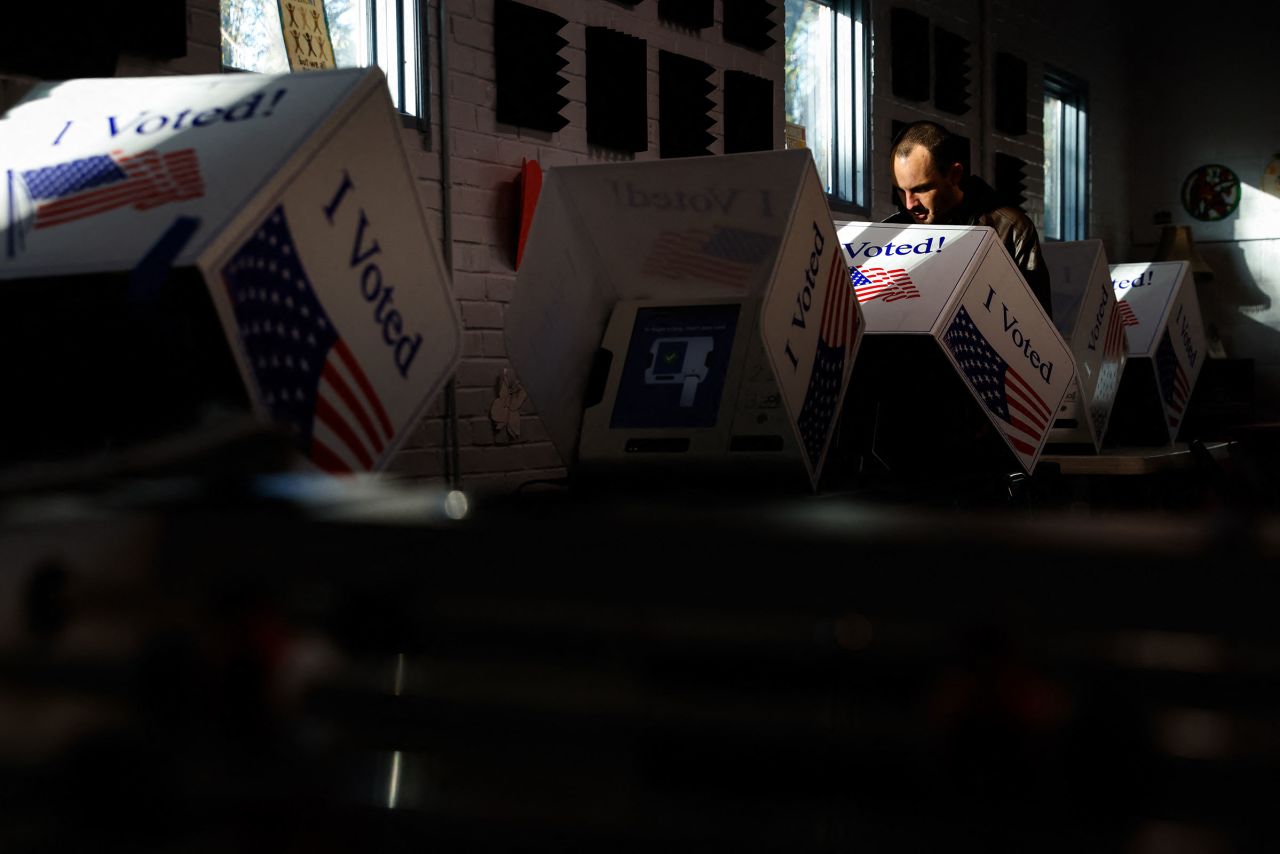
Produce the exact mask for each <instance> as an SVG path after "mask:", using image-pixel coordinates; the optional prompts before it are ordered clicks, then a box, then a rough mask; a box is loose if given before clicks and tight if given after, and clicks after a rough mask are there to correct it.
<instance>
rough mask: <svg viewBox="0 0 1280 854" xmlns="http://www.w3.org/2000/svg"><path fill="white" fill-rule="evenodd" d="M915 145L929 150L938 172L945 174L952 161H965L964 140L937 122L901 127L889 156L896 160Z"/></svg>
mask: <svg viewBox="0 0 1280 854" xmlns="http://www.w3.org/2000/svg"><path fill="white" fill-rule="evenodd" d="M916 146H920V147H922V148H924V150H925V151H927V152H929V157H930V159H932V160H933V166H934V168H935V169H937V170H938V174H940V175H946V174H947V171H948V170H949V169H950V168H951V164H952V163H964V162H965V151H964V148H965V142H964V140H963V139H962V138H960V137H958V136H956V135H955V134H953V133H952V132H951V131H949V130H947V129H946V128H944V127H943V126H942V125H940V124H938V123H937V122H930V121H920V122H912V123H911V124H909V125H907V126H906V127H905V128H903V129H902V132H901V133H899V134H898V138H897V140H896V141H895V142H894V143H893V150H892V151H891V152H890V157H891V158H892V159H893V160H897V159H898V158H899V157H906V156H907V155H909V154H911V152H912V151H914V150H915V149H916Z"/></svg>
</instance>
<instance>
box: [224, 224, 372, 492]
mask: <svg viewBox="0 0 1280 854" xmlns="http://www.w3.org/2000/svg"><path fill="white" fill-rule="evenodd" d="M221 272H222V279H223V282H224V283H225V285H226V288H227V294H228V296H229V297H230V300H231V306H232V312H233V314H234V316H235V321H236V325H237V327H238V331H239V336H240V341H241V345H242V347H243V352H244V355H245V358H246V359H247V360H248V364H249V368H250V370H251V371H252V374H253V377H254V381H255V383H256V385H257V388H258V394H259V396H260V399H261V402H262V403H263V405H265V407H266V408H267V410H268V411H269V412H270V414H271V417H272V419H273V420H275V421H276V422H278V423H281V424H285V425H288V426H289V427H290V428H291V429H292V430H293V431H294V434H295V436H296V438H297V443H298V447H299V449H300V450H301V451H302V452H303V453H304V454H306V455H307V456H308V457H309V458H310V459H311V460H312V462H314V463H315V464H316V465H317V466H319V467H320V468H322V469H324V470H326V471H330V472H351V471H368V470H370V469H373V468H375V467H376V466H377V464H378V462H379V460H380V458H381V456H382V454H383V451H384V450H385V449H386V448H387V447H388V445H389V444H390V443H391V441H392V438H393V436H394V434H395V430H394V428H393V426H392V423H391V420H390V418H389V417H388V415H387V412H386V409H385V408H384V407H383V404H382V401H381V400H380V399H379V397H378V394H377V392H376V390H375V389H374V387H373V385H372V384H371V383H370V382H369V378H368V376H367V374H366V372H365V370H364V368H363V367H361V364H360V361H359V360H358V359H357V358H356V356H355V354H354V353H353V352H352V351H351V348H350V347H349V346H348V345H347V343H346V342H345V341H344V340H343V338H342V334H341V332H340V331H339V330H338V329H337V328H335V327H334V324H333V321H332V320H331V319H330V317H329V316H328V314H327V313H326V312H325V310H324V307H323V306H322V305H321V304H320V300H319V299H318V297H317V296H316V292H315V289H314V287H313V285H312V282H311V280H310V277H309V276H308V275H307V273H306V270H305V269H304V268H303V266H302V262H301V259H299V257H298V252H297V247H296V245H295V244H294V241H293V236H292V234H291V233H290V230H289V223H288V220H287V218H286V216H285V212H284V208H283V206H280V207H277V208H275V210H273V211H272V212H271V214H270V215H269V216H268V217H267V219H266V220H264V221H263V222H262V224H261V225H259V227H258V228H257V230H256V231H255V232H254V233H253V234H252V235H251V236H250V237H249V239H248V240H246V241H245V242H244V243H243V244H242V245H241V246H240V248H239V249H238V250H236V252H235V254H234V255H232V256H231V258H230V260H228V261H227V263H226V264H225V265H224V266H223V268H222V271H221Z"/></svg>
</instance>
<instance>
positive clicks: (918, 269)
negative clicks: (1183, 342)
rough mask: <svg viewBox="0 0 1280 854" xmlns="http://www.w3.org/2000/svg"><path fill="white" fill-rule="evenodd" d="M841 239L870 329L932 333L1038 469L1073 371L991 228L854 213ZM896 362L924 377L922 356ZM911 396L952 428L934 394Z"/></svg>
mask: <svg viewBox="0 0 1280 854" xmlns="http://www.w3.org/2000/svg"><path fill="white" fill-rule="evenodd" d="M839 238H840V244H841V246H842V247H843V249H844V254H845V260H846V261H847V262H848V264H849V267H850V273H851V277H852V280H853V284H854V292H855V294H856V295H857V299H858V302H859V303H860V304H861V306H862V311H863V313H864V316H865V318H866V325H867V335H868V336H869V337H875V338H879V337H881V336H889V335H895V336H915V337H922V336H928V337H929V338H931V339H933V341H935V342H936V344H937V346H938V347H939V348H940V349H941V351H942V352H943V353H944V354H945V356H946V359H947V361H948V362H949V364H950V366H951V368H952V369H953V370H954V371H955V373H956V374H957V375H958V377H959V378H960V379H961V380H963V382H964V385H965V387H966V388H967V389H968V390H969V393H970V394H971V395H972V398H973V399H974V400H976V401H977V403H978V404H979V405H980V407H981V409H982V411H983V412H984V413H985V414H986V417H987V418H988V419H989V420H990V423H991V425H992V426H993V427H994V428H995V429H996V430H997V432H998V433H999V435H1000V437H1001V438H1002V439H1003V441H1004V443H1005V444H1006V445H1007V447H1008V448H1009V450H1010V451H1011V452H1012V453H1013V454H1014V456H1015V457H1016V458H1017V460H1018V462H1019V464H1020V465H1021V466H1022V467H1023V468H1024V469H1025V470H1026V471H1028V472H1030V471H1031V470H1032V469H1034V468H1035V465H1036V461H1037V460H1038V459H1039V456H1040V453H1041V450H1042V449H1043V447H1044V444H1045V441H1046V439H1047V438H1048V432H1049V428H1050V426H1051V424H1052V418H1053V414H1054V413H1055V412H1057V410H1058V407H1059V406H1060V405H1061V402H1062V399H1063V397H1064V396H1065V395H1066V393H1067V390H1068V388H1070V386H1071V382H1072V378H1073V374H1074V370H1073V366H1072V361H1071V354H1070V351H1069V350H1068V349H1067V347H1066V344H1065V343H1063V341H1062V337H1061V336H1060V335H1059V334H1058V331H1057V330H1056V329H1055V328H1054V326H1053V323H1052V321H1050V319H1049V318H1048V317H1047V316H1046V314H1045V312H1044V309H1043V308H1041V306H1040V303H1039V302H1038V301H1037V300H1036V298H1035V295H1034V294H1033V293H1032V292H1031V289H1030V288H1029V287H1028V286H1027V284H1026V281H1025V280H1024V279H1023V278H1022V275H1021V274H1020V273H1019V272H1018V268H1017V266H1016V265H1015V264H1014V263H1013V259H1012V258H1010V257H1009V253H1008V252H1007V251H1006V250H1005V248H1004V246H1003V245H1002V244H1001V243H1000V241H999V240H998V239H997V238H996V236H995V232H994V231H993V230H992V229H990V228H987V227H985V226H933V225H891V224H885V223H865V222H851V223H846V224H844V225H843V226H842V227H841V228H840V231H839ZM903 361H904V362H909V361H910V360H903ZM890 367H891V368H892V369H893V370H895V371H897V372H898V374H899V380H900V382H901V383H904V384H910V383H913V382H916V381H917V380H918V379H920V378H919V377H914V378H913V373H916V372H918V370H919V366H917V365H912V364H907V363H903V364H898V365H893V366H886V369H889V368H890ZM912 405H913V406H915V407H918V418H919V419H921V420H925V421H928V422H931V423H932V424H933V425H936V426H934V427H933V429H934V431H935V433H937V434H941V433H943V432H945V431H947V430H948V429H950V424H949V417H950V415H951V413H948V412H943V411H939V410H938V403H937V402H936V401H932V400H929V399H918V400H915V401H913V403H912Z"/></svg>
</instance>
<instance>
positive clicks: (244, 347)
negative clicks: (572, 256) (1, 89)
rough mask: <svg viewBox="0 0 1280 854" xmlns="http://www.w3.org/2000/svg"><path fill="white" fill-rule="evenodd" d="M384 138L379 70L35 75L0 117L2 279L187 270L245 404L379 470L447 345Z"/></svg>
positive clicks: (447, 303)
mask: <svg viewBox="0 0 1280 854" xmlns="http://www.w3.org/2000/svg"><path fill="white" fill-rule="evenodd" d="M399 135H400V131H399V120H398V117H397V115H396V113H395V111H394V109H393V108H392V105H391V103H390V100H389V98H388V96H387V93H386V85H385V80H384V79H383V77H382V74H381V72H380V71H378V70H377V69H372V70H364V69H352V70H344V71H332V72H313V73H308V74H297V75H273V76H264V75H256V74H227V75H216V76H207V77H165V78H141V79H110V80H73V81H69V82H66V83H49V84H44V85H41V86H38V87H37V88H36V89H35V90H34V91H33V92H32V93H31V95H30V96H28V98H27V99H25V100H24V101H23V102H21V103H20V104H18V105H17V106H15V107H14V108H13V109H12V110H11V111H10V112H9V113H8V114H7V115H6V117H5V118H4V120H3V121H0V181H3V184H2V185H0V200H2V201H0V229H2V233H0V279H8V280H16V279H27V280H31V279H36V278H39V277H51V276H61V277H64V278H65V277H67V276H77V275H81V274H84V275H88V274H99V273H106V272H112V271H126V272H130V273H131V275H132V276H133V277H134V279H135V280H137V279H139V278H142V279H144V280H145V279H146V277H147V276H152V277H157V276H158V277H159V279H160V280H163V277H164V276H165V275H166V274H167V272H168V271H169V270H170V269H173V268H188V269H194V270H197V271H198V274H199V276H200V277H202V279H203V281H204V282H205V284H206V285H207V288H208V292H209V294H210V296H211V298H212V304H213V306H214V308H215V310H216V312H217V314H218V317H219V319H220V321H221V325H222V327H223V330H224V332H225V336H226V339H227V341H228V344H229V347H230V350H231V352H232V354H233V356H234V358H235V361H236V364H237V365H238V367H239V370H240V373H241V375H242V379H243V383H244V384H245V387H246V389H247V391H248V396H249V398H250V400H251V402H252V405H253V406H254V408H255V410H256V412H257V413H258V414H259V415H260V416H261V417H263V418H265V419H270V420H271V421H273V422H276V423H281V424H284V425H288V426H289V427H290V428H292V429H293V430H294V431H295V432H296V435H297V437H298V442H299V445H300V447H301V449H302V450H303V451H304V452H305V453H306V455H307V456H308V457H309V458H310V459H311V460H312V461H313V462H315V463H316V464H317V465H319V466H320V467H322V468H325V469H329V470H334V471H350V470H371V469H378V468H380V467H382V466H383V465H384V464H385V463H386V462H387V460H388V458H389V457H390V456H391V454H392V453H393V452H394V451H395V449H396V447H397V446H398V445H399V444H400V442H401V440H402V438H403V437H404V435H405V434H406V432H407V431H408V430H409V429H410V428H411V427H412V426H413V425H414V424H415V423H416V421H417V419H418V418H420V416H421V414H422V412H423V410H424V409H425V407H426V406H427V405H428V403H429V401H430V399H431V398H432V397H433V395H434V394H435V393H436V392H437V391H438V390H439V389H440V387H441V386H442V385H443V383H444V382H445V381H446V379H447V377H448V376H449V375H450V374H451V372H452V370H453V368H454V366H455V365H456V363H457V359H458V356H459V349H460V322H459V319H458V315H457V308H456V306H455V304H454V301H453V299H452V297H451V294H450V292H449V289H448V283H447V279H446V273H445V270H444V268H443V266H442V264H441V262H440V259H439V255H438V252H437V249H436V240H435V238H434V237H433V236H432V235H431V233H430V231H429V229H428V227H427V222H426V217H425V213H424V211H423V209H422V207H421V203H420V201H419V199H418V197H417V194H416V193H415V191H414V181H413V179H412V176H411V173H410V171H409V169H408V164H407V161H406V157H405V154H404V151H403V147H402V144H401V142H400V139H399ZM144 284H145V282H144ZM157 286H158V285H157Z"/></svg>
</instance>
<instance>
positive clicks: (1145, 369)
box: [1110, 261, 1206, 441]
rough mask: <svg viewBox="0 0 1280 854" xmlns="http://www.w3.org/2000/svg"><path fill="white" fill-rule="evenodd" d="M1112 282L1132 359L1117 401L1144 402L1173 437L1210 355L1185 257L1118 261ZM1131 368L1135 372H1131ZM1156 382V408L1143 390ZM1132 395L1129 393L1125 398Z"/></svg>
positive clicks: (1148, 412) (1149, 414) (1124, 403)
mask: <svg viewBox="0 0 1280 854" xmlns="http://www.w3.org/2000/svg"><path fill="white" fill-rule="evenodd" d="M1110 272H1111V285H1112V287H1113V288H1114V290H1115V295H1116V299H1117V300H1118V302H1119V311H1120V312H1121V313H1122V315H1123V316H1124V318H1125V321H1124V322H1125V324H1126V327H1125V332H1126V334H1127V336H1128V343H1129V350H1128V353H1129V359H1128V364H1127V365H1126V367H1125V375H1124V382H1123V384H1122V389H1121V395H1122V398H1121V400H1120V401H1118V402H1117V404H1116V405H1117V407H1120V406H1130V407H1137V406H1142V407H1143V411H1142V412H1141V413H1138V416H1139V417H1143V418H1145V419H1148V420H1150V421H1152V422H1154V421H1156V420H1159V421H1161V422H1163V426H1164V428H1165V429H1166V430H1167V435H1168V439H1169V441H1173V440H1174V439H1175V438H1177V435H1178V431H1179V429H1180V428H1181V426H1182V423H1183V421H1184V419H1185V418H1186V413H1187V405H1188V403H1189V402H1190V399H1191V393H1192V391H1193V390H1194V389H1195V385H1196V380H1197V379H1199V377H1200V368H1201V367H1202V366H1203V364H1204V360H1205V358H1206V356H1205V353H1206V344H1205V333H1204V324H1203V323H1202V321H1201V317H1200V301H1199V298H1198V297H1197V295H1196V289H1195V283H1194V282H1193V280H1192V278H1191V265H1190V264H1189V263H1188V262H1186V261H1156V262H1151V263H1146V264H1114V265H1112V266H1111V268H1110ZM1131 374H1132V377H1131V376H1130V375H1131ZM1152 378H1154V384H1155V387H1156V390H1157V392H1158V394H1159V404H1158V408H1157V407H1156V406H1150V407H1148V406H1147V405H1146V403H1145V402H1144V401H1145V400H1149V399H1150V398H1149V396H1144V395H1142V394H1141V390H1142V389H1143V388H1144V387H1149V386H1150V385H1151V380H1152ZM1126 398H1128V399H1126Z"/></svg>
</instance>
